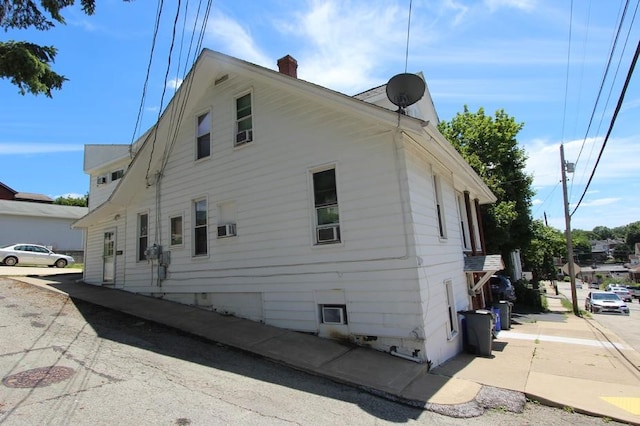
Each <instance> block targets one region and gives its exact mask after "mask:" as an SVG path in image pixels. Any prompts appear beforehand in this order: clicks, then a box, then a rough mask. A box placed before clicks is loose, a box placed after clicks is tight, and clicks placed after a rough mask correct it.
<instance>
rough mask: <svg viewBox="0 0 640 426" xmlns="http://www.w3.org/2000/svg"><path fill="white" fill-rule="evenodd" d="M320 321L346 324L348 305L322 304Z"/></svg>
mask: <svg viewBox="0 0 640 426" xmlns="http://www.w3.org/2000/svg"><path fill="white" fill-rule="evenodd" d="M320 322H321V323H322V324H333V325H337V324H346V323H347V306H346V305H320Z"/></svg>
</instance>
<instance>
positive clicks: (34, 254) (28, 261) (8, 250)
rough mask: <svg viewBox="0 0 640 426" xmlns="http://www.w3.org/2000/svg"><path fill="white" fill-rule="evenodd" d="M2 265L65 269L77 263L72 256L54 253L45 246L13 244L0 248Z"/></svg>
mask: <svg viewBox="0 0 640 426" xmlns="http://www.w3.org/2000/svg"><path fill="white" fill-rule="evenodd" d="M0 263H3V264H5V265H7V266H15V265H17V264H18V263H20V264H22V265H44V266H55V267H56V268H64V267H65V266H67V265H69V264H72V263H75V260H74V259H73V257H71V256H67V255H65V254H58V253H54V252H52V251H51V250H49V249H48V248H46V247H44V246H39V245H36V244H11V245H8V246H4V247H0Z"/></svg>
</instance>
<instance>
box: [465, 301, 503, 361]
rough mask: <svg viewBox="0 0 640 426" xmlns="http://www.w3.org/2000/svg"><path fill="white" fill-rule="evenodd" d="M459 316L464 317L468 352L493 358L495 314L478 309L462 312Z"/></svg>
mask: <svg viewBox="0 0 640 426" xmlns="http://www.w3.org/2000/svg"><path fill="white" fill-rule="evenodd" d="M459 314H461V315H463V316H464V321H463V329H462V333H463V343H466V345H465V346H466V348H465V349H466V350H467V352H469V353H472V354H475V355H480V356H491V344H492V341H493V332H492V329H493V327H494V317H493V312H492V311H489V310H486V309H477V310H475V311H461V312H459Z"/></svg>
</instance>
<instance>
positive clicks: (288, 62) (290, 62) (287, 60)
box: [278, 55, 298, 78]
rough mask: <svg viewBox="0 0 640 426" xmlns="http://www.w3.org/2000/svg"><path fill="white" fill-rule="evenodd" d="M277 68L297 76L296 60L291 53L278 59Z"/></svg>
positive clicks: (284, 72)
mask: <svg viewBox="0 0 640 426" xmlns="http://www.w3.org/2000/svg"><path fill="white" fill-rule="evenodd" d="M278 69H279V70H280V72H281V73H282V74H286V75H288V76H290V77H293V78H298V61H296V60H295V59H293V57H292V56H291V55H287V56H285V57H284V58H280V59H278Z"/></svg>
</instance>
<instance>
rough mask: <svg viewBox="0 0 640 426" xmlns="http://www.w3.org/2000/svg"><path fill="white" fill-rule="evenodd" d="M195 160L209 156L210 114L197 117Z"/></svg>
mask: <svg viewBox="0 0 640 426" xmlns="http://www.w3.org/2000/svg"><path fill="white" fill-rule="evenodd" d="M197 125H198V127H197V132H196V160H199V159H201V158H205V157H208V156H209V155H211V112H207V113H206V114H202V115H200V116H198V123H197Z"/></svg>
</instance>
